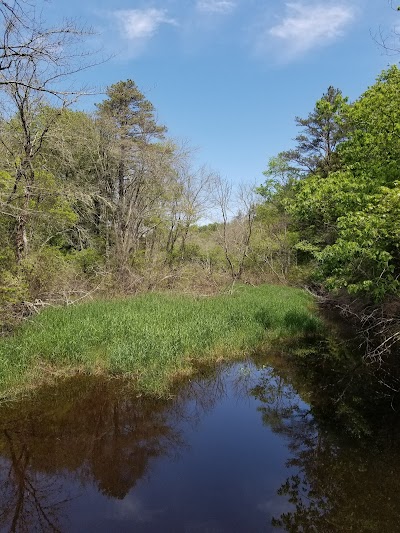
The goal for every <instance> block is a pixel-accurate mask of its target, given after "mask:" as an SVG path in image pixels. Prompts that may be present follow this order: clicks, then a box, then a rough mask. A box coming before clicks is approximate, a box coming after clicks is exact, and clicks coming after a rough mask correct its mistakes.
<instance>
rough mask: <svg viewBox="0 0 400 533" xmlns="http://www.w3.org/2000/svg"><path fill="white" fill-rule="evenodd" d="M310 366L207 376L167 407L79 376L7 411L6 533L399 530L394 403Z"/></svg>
mask: <svg viewBox="0 0 400 533" xmlns="http://www.w3.org/2000/svg"><path fill="white" fill-rule="evenodd" d="M313 357H314V356H313V354H312V353H311V354H310V353H308V354H307V364H300V365H299V366H298V367H296V368H294V367H293V365H292V366H291V365H290V364H289V363H290V361H289V362H288V361H286V362H284V363H283V362H282V359H281V358H275V360H270V361H269V362H268V363H266V360H265V359H263V360H260V361H259V362H258V363H256V362H246V363H241V364H236V365H232V366H230V367H225V368H219V369H214V370H213V371H210V370H208V371H204V372H203V373H200V374H199V375H198V376H197V377H196V378H195V379H193V380H192V381H190V382H189V383H188V384H186V385H185V386H182V387H181V388H180V389H179V390H178V389H177V391H176V395H175V396H174V398H173V399H172V400H168V401H161V400H160V401H154V400H153V401H150V400H148V399H145V398H143V397H137V396H136V394H135V393H134V392H133V391H132V389H131V388H130V387H129V386H127V385H126V384H123V383H121V382H120V381H117V380H115V381H110V382H103V381H101V380H99V379H88V378H79V379H74V380H70V381H67V382H65V383H63V384H59V385H58V386H57V387H52V388H47V389H43V390H41V391H40V393H39V394H38V395H37V396H36V398H35V399H32V398H31V399H27V400H25V401H20V402H18V403H13V404H9V405H4V406H2V407H1V408H0V455H1V459H0V468H1V470H0V486H1V492H0V527H1V530H2V531H29V532H31V531H67V532H69V531H73V532H75V531H82V532H90V531H96V532H103V531H104V532H113V531H115V532H124V531H130V532H173V533H180V532H182V533H183V532H185V533H200V532H202V533H205V532H209V533H211V532H212V533H217V532H218V533H219V532H221V533H222V532H229V533H234V532H246V533H247V532H249V533H250V532H269V531H290V532H317V533H320V532H321V533H329V532H336V531H337V532H348V531H355V532H364V531H365V532H375V531H376V532H395V531H400V440H399V438H398V435H399V432H398V431H397V429H398V424H397V415H396V408H395V406H394V405H393V397H392V398H391V399H390V402H389V404H388V399H389V396H390V395H387V394H386V393H385V392H384V390H385V389H387V387H386V385H384V386H383V388H382V389H380V388H377V389H376V390H375V392H374V393H373V394H371V393H369V396H368V398H367V399H366V398H365V397H363V394H364V392H365V391H364V390H363V388H364V387H365V384H366V383H367V382H368V379H367V378H366V377H365V376H362V375H361V377H360V376H358V375H357V377H356V373H355V371H354V366H352V365H353V363H351V364H350V362H349V365H350V366H348V368H347V369H345V370H344V371H342V373H340V372H339V371H338V370H337V369H333V370H332V369H331V368H330V370H329V372H328V371H326V370H324V364H323V362H322V363H321V358H319V359H318V361H319V362H318V365H316V364H314V363H313V361H314V359H313ZM300 361H301V357H300ZM349 368H350V370H349ZM317 377H318V379H317ZM369 390H371V389H369ZM385 394H386V395H385ZM392 396H393V395H392ZM363 401H364V402H365V403H363ZM388 405H389V409H388ZM390 405H392V408H390Z"/></svg>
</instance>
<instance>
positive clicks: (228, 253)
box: [215, 177, 256, 283]
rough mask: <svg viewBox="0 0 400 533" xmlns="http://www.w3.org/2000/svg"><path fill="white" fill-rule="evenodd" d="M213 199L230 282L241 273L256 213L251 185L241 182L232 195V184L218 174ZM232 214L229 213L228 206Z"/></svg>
mask: <svg viewBox="0 0 400 533" xmlns="http://www.w3.org/2000/svg"><path fill="white" fill-rule="evenodd" d="M215 200H216V204H217V206H218V207H219V209H220V213H221V215H222V225H221V228H222V231H221V233H220V239H221V245H222V247H223V250H224V255H225V260H226V262H227V264H228V267H229V272H230V275H231V278H232V282H233V283H234V282H235V281H237V280H240V279H241V277H242V275H243V270H244V266H245V261H246V258H247V257H248V252H249V248H250V239H251V236H252V232H253V225H254V220H255V214H256V209H255V207H256V193H255V187H254V186H249V185H244V184H241V185H239V187H238V190H237V194H236V199H235V198H234V194H233V187H232V184H231V183H230V182H228V181H226V180H224V179H222V178H221V177H220V178H219V179H218V180H217V181H216V184H215ZM233 207H236V215H235V216H232V208H233Z"/></svg>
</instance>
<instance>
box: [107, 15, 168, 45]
mask: <svg viewBox="0 0 400 533" xmlns="http://www.w3.org/2000/svg"><path fill="white" fill-rule="evenodd" d="M114 16H115V17H116V18H117V20H118V22H119V26H120V30H121V33H122V36H123V37H124V38H125V39H129V40H131V41H136V42H137V43H144V42H146V41H148V40H149V39H151V37H153V36H154V35H155V34H156V33H157V30H158V28H159V27H160V26H161V24H174V25H176V24H177V23H176V21H175V20H174V19H171V18H169V17H168V16H167V12H166V11H165V10H164V9H155V8H150V9H126V10H120V11H115V12H114Z"/></svg>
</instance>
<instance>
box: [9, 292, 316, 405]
mask: <svg viewBox="0 0 400 533" xmlns="http://www.w3.org/2000/svg"><path fill="white" fill-rule="evenodd" d="M320 326H321V324H320V322H319V319H318V318H317V317H316V315H315V310H314V308H313V302H312V299H311V297H310V296H309V295H308V294H306V293H305V292H304V291H301V290H299V289H293V288H289V287H281V286H270V285H264V286H260V287H247V286H238V287H236V288H235V290H234V291H233V292H232V293H231V294H224V295H219V296H213V297H193V296H179V295H178V296H177V295H170V294H153V293H152V294H145V295H141V296H136V297H132V298H129V299H128V298H127V299H122V300H115V301H95V302H90V303H84V304H80V305H77V306H71V307H64V308H53V309H47V310H45V311H43V312H42V313H41V314H39V315H38V316H36V317H34V318H33V319H32V320H30V321H29V322H27V323H26V324H24V326H23V327H21V328H20V329H18V330H17V331H16V332H15V334H14V335H13V336H11V337H8V338H5V339H2V340H1V341H0V395H1V396H2V397H7V396H12V395H15V394H16V393H17V392H19V391H23V390H28V389H31V388H32V387H35V386H37V385H39V384H41V383H44V382H45V381H48V380H49V379H53V378H54V377H56V376H60V375H69V374H71V373H77V372H87V373H104V374H107V375H125V376H130V377H132V378H133V379H134V381H135V385H136V387H137V389H138V391H140V392H143V393H150V394H156V395H159V396H163V395H165V394H167V393H168V390H169V388H170V386H171V383H172V381H173V380H174V379H175V378H177V377H179V376H184V375H190V374H191V373H192V372H193V370H194V368H195V367H196V364H198V363H204V362H212V361H218V360H222V359H237V358H239V357H243V356H244V355H246V354H247V353H249V352H251V351H252V350H254V349H256V348H257V347H259V346H260V345H261V344H263V343H268V342H272V341H273V340H274V339H277V338H282V337H287V336H294V335H299V334H302V333H310V332H314V331H316V330H318V329H319V328H320Z"/></svg>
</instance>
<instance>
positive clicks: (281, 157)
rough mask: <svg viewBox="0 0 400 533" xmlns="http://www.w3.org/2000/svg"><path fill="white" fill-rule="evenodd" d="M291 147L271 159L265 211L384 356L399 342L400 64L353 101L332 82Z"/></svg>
mask: <svg viewBox="0 0 400 533" xmlns="http://www.w3.org/2000/svg"><path fill="white" fill-rule="evenodd" d="M296 123H297V125H298V126H299V128H300V133H299V135H298V136H297V137H296V139H295V141H296V145H295V147H294V148H293V149H291V150H287V151H284V152H281V153H279V154H278V155H277V156H276V157H274V158H272V159H271V160H270V162H269V166H268V169H267V170H266V172H265V175H266V178H267V179H266V181H265V183H264V184H263V185H262V186H261V187H260V188H259V192H260V193H261V194H262V195H263V196H264V198H265V203H264V206H263V207H262V213H263V216H264V217H265V218H266V219H268V220H270V221H273V222H274V224H275V225H278V224H280V225H281V228H282V231H281V233H280V240H281V241H282V242H283V246H281V247H279V248H278V252H279V254H280V255H281V256H283V257H285V261H286V262H287V263H289V262H290V261H291V256H293V255H296V257H297V262H298V263H299V264H300V266H301V268H302V269H303V275H304V279H305V280H307V282H308V283H309V284H310V285H312V286H313V288H314V290H315V291H316V292H318V293H320V294H324V295H326V294H329V295H330V298H331V301H333V302H334V303H335V304H336V305H338V306H339V307H340V308H341V309H342V311H344V312H345V313H346V314H347V315H348V316H352V317H355V318H356V319H357V320H358V324H359V325H360V326H361V329H362V331H363V333H364V338H365V342H366V350H367V354H368V356H369V357H370V358H372V359H375V360H380V359H381V357H382V356H383V355H384V354H387V353H388V352H390V351H392V352H393V351H395V350H396V348H397V347H398V342H399V340H400V316H399V312H400V298H399V297H400V175H399V168H400V167H399V164H400V71H399V69H398V68H397V67H396V66H393V67H391V68H390V69H388V70H386V71H384V72H382V74H381V75H380V76H379V77H378V79H377V81H376V83H375V84H374V85H373V86H371V87H370V88H369V89H368V90H367V91H366V92H365V93H364V94H362V95H361V97H360V98H359V99H358V100H356V101H355V102H354V103H349V102H348V99H347V98H345V97H343V95H342V93H341V91H340V90H339V89H335V88H333V87H329V89H328V91H327V92H326V93H325V94H324V95H323V96H322V98H321V99H320V100H318V101H317V103H316V105H315V108H314V110H313V111H312V112H311V113H310V114H309V115H308V117H307V118H305V119H303V118H296Z"/></svg>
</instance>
